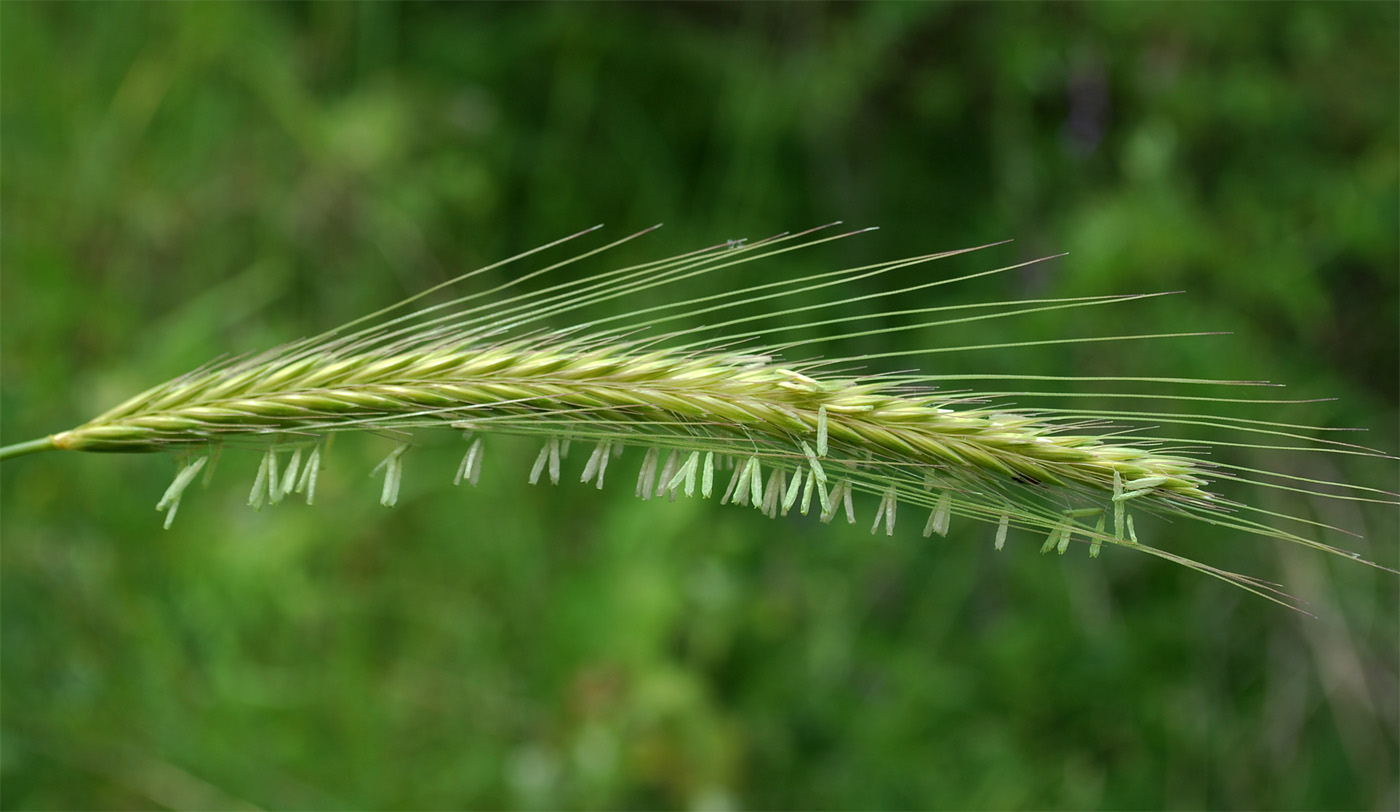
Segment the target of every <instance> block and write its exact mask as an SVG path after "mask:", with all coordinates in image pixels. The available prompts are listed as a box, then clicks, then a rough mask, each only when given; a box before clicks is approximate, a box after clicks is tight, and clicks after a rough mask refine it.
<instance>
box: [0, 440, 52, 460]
mask: <svg viewBox="0 0 1400 812" xmlns="http://www.w3.org/2000/svg"><path fill="white" fill-rule="evenodd" d="M54 448H58V446H56V445H54V442H53V438H52V437H40V438H39V439H37V440H30V441H29V442H27V443H15V444H14V445H7V446H0V460H7V459H9V458H10V457H20V456H23V455H25V454H33V453H35V452H38V451H49V450H50V449H54Z"/></svg>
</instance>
